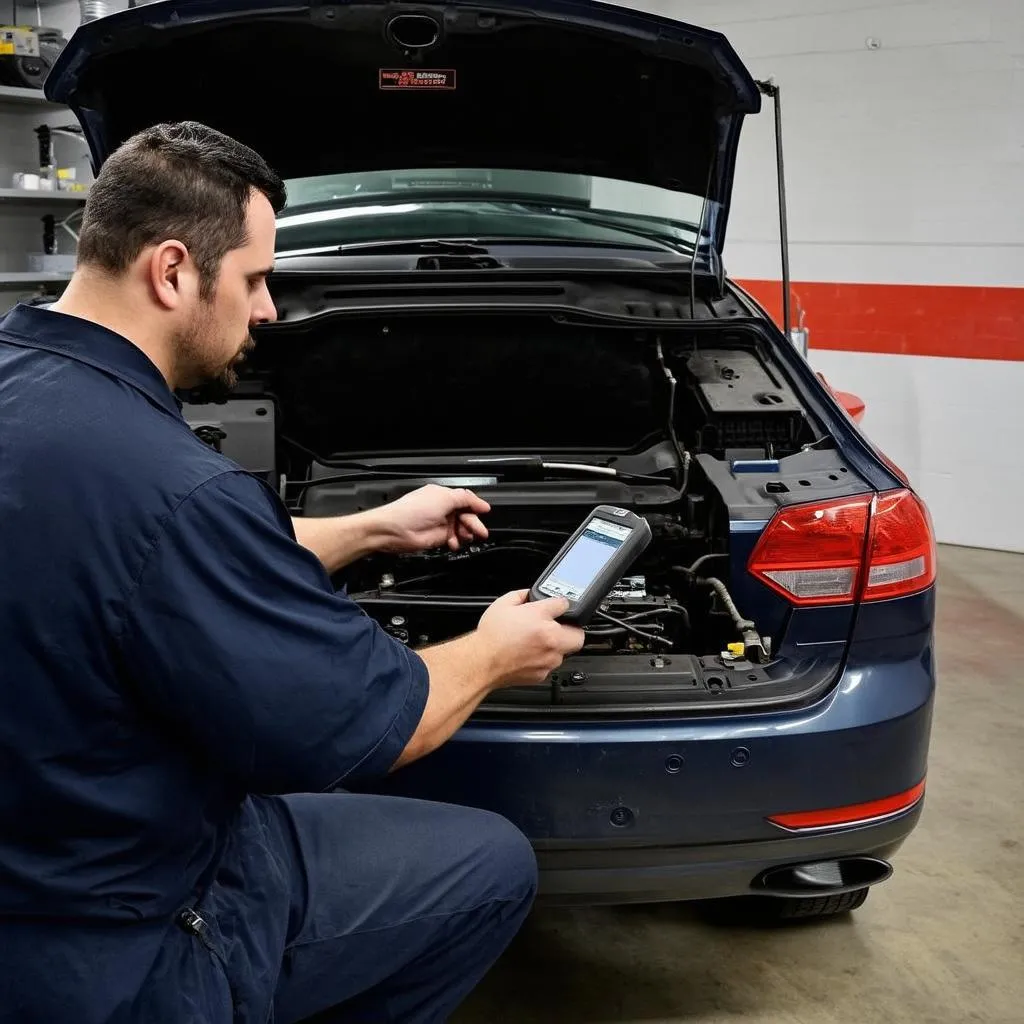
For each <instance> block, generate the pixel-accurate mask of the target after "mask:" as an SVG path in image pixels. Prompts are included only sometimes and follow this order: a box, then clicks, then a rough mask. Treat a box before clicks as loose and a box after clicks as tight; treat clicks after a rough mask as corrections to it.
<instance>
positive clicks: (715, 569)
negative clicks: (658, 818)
mask: <svg viewBox="0 0 1024 1024" xmlns="http://www.w3.org/2000/svg"><path fill="white" fill-rule="evenodd" d="M712 339H713V340H712ZM185 399H186V402H185V406H184V413H185V416H186V419H187V420H188V422H189V424H190V425H191V426H192V428H193V430H194V431H195V432H196V433H197V434H198V435H199V436H201V437H202V438H203V439H204V440H206V441H207V443H211V444H214V445H215V446H216V447H218V448H220V450H222V451H223V452H224V453H225V454H227V455H229V456H230V457H232V458H233V459H235V461H236V462H239V463H240V464H241V465H242V466H243V467H245V468H247V469H249V470H250V471H251V472H254V473H257V474H258V475H260V476H262V477H263V478H264V479H265V480H266V481H267V482H268V483H269V484H270V485H271V486H273V487H274V489H275V490H276V491H278V493H279V494H280V495H281V497H282V499H283V500H284V501H285V503H286V505H287V506H288V508H289V510H290V511H291V514H292V515H293V516H336V515H347V514H352V513H358V512H362V511H365V510H367V509H372V508H376V507H378V506H381V505H384V504H386V503H388V502H390V501H393V500H395V499H396V498H398V497H400V496H401V495H402V494H404V493H407V492H408V491H410V490H413V489H415V488H417V487H420V486H423V485H424V484H427V483H439V484H442V485H448V486H465V487H470V488H471V489H473V490H474V491H475V492H476V493H478V494H479V495H480V496H481V497H483V498H484V499H486V500H487V501H488V502H489V503H490V504H491V508H492V511H491V513H490V514H489V515H488V516H487V517H486V525H487V527H488V530H489V536H488V537H487V539H486V540H484V541H481V542H479V543H474V544H472V545H469V546H464V547H463V548H461V549H460V550H458V551H455V552H452V551H449V550H447V549H444V550H434V551H426V552H421V553H417V554H385V553H381V554H375V555H371V556H369V557H367V558H364V559H362V560H360V561H359V562H357V563H355V564H353V565H352V566H350V567H348V569H347V570H345V571H343V572H342V573H339V574H338V575H337V577H336V578H335V579H334V583H335V585H336V586H337V587H339V588H344V589H345V590H346V592H347V593H348V595H349V596H350V597H352V598H353V599H354V600H355V601H356V602H357V603H359V604H360V605H361V607H362V608H363V609H364V610H365V611H366V613H367V614H368V615H370V616H372V617H373V618H374V619H376V620H377V621H378V622H379V623H380V625H381V626H382V628H383V629H384V630H386V631H387V632H388V633H389V634H390V635H391V636H393V637H394V638H395V639H397V640H398V641H399V642H401V643H407V644H409V645H411V646H413V647H423V646H426V645H429V644H435V643H439V642H443V641H445V640H447V639H450V638H452V637H455V636H458V635H460V634H462V633H465V632H468V631H469V630H471V629H472V628H473V627H474V626H475V625H476V623H477V621H478V620H479V617H480V615H481V613H482V612H483V610H484V609H485V608H486V607H487V605H488V604H489V603H490V602H491V601H492V600H494V599H495V598H496V597H498V596H499V595H501V594H503V593H506V592H508V591H510V590H518V589H524V588H527V587H529V586H530V585H531V583H533V581H534V580H535V579H536V577H537V575H538V573H540V572H541V570H542V569H543V568H544V566H545V565H546V564H547V563H548V561H549V560H550V559H551V557H552V556H553V554H554V553H555V552H556V551H557V550H558V549H559V548H560V547H561V545H562V544H563V542H564V541H565V539H566V538H567V537H568V536H569V535H570V534H571V533H572V531H573V530H574V529H575V528H576V527H577V526H578V525H579V523H580V522H581V521H582V519H583V517H584V516H585V515H587V514H588V513H589V512H590V511H591V510H592V509H593V508H594V507H595V506H597V505H600V504H608V505H617V506H620V507H624V508H628V509H630V510H631V511H633V512H635V513H636V514H638V515H640V516H643V517H644V518H645V519H646V520H647V522H648V523H649V525H650V527H651V529H652V533H653V539H652V541H651V543H650V545H649V547H648V548H647V550H646V551H645V552H644V554H643V555H642V556H641V557H640V558H639V559H638V560H637V562H636V563H635V564H634V565H633V567H632V568H631V570H630V572H629V575H628V576H627V577H625V578H624V579H622V580H620V581H619V583H618V584H617V585H616V587H615V588H614V589H613V590H612V592H611V593H610V594H609V596H608V598H607V600H606V601H605V602H604V604H603V605H602V606H601V611H602V617H601V618H600V619H595V620H594V621H593V622H592V623H591V624H590V625H588V627H587V641H586V646H585V648H584V650H583V651H582V652H581V654H580V655H578V656H577V657H576V658H575V659H570V660H569V661H568V662H567V663H566V665H567V673H568V674H565V673H563V675H565V678H564V679H561V678H560V677H558V678H555V679H553V683H552V685H553V686H554V687H560V686H563V685H564V686H565V687H570V686H572V685H574V683H573V673H574V672H576V673H578V674H582V676H583V677H584V678H587V677H590V678H597V677H598V676H600V675H601V674H602V673H604V674H605V675H606V676H607V678H608V679H611V680H612V681H611V682H609V683H608V685H609V686H611V687H612V688H613V689H614V687H615V686H616V685H617V684H616V683H615V682H614V680H615V679H617V678H618V677H619V676H621V675H622V672H623V671H624V670H623V668H622V665H623V662H622V659H623V658H626V659H628V662H629V663H630V665H631V668H630V671H631V672H632V673H633V674H634V675H635V673H636V671H637V666H638V665H642V666H644V670H645V671H647V672H650V673H653V674H655V675H658V676H659V679H660V680H671V683H670V685H671V686H672V687H675V688H677V689H678V688H680V687H682V688H683V689H685V688H687V687H690V686H702V685H705V683H706V681H705V683H701V682H700V679H699V678H698V677H699V675H700V674H699V672H695V671H694V669H693V666H692V665H691V664H690V663H689V662H687V661H681V660H680V656H693V657H695V658H698V659H699V658H712V659H713V658H716V657H718V655H719V654H720V653H721V652H723V651H724V650H725V649H726V648H727V647H729V645H730V644H735V643H736V641H737V640H738V639H741V638H743V639H744V640H745V641H746V652H745V653H746V656H747V657H748V658H749V657H750V656H751V644H753V651H754V653H755V654H760V655H763V657H754V658H753V661H757V662H759V661H767V660H768V659H767V654H768V650H767V648H766V647H762V648H761V649H760V651H758V650H757V645H758V644H759V643H761V642H762V641H761V638H760V637H759V636H758V635H757V634H756V633H753V632H752V631H751V630H750V629H749V628H748V629H747V630H746V634H744V629H743V623H744V622H746V625H747V626H748V627H749V626H751V625H752V623H750V622H748V621H746V620H744V619H743V617H742V615H741V614H740V612H739V611H738V610H737V608H736V606H735V604H734V603H733V601H732V599H731V597H730V596H729V592H728V588H727V584H728V582H729V579H730V573H731V565H730V553H731V552H730V543H731V541H730V520H731V519H733V518H735V517H736V516H737V515H743V514H744V513H743V511H742V510H740V511H739V512H738V511H737V507H736V504H737V499H736V497H735V496H734V495H732V494H727V493H725V491H726V488H727V486H731V482H732V481H733V479H734V476H733V475H732V469H730V468H729V467H736V466H739V465H741V464H744V465H754V466H762V467H764V466H770V465H776V466H777V465H778V460H780V459H783V458H785V457H787V456H791V455H793V454H795V453H800V452H802V451H805V450H806V449H807V448H808V446H809V445H813V444H814V443H815V441H816V434H815V432H814V431H813V429H812V427H811V424H810V423H809V421H808V418H807V416H806V414H805V412H804V410H803V409H802V407H801V404H800V402H799V400H798V399H797V397H796V395H795V394H794V393H793V391H792V390H791V388H790V387H789V386H788V385H787V383H786V382H785V379H784V378H783V377H781V376H780V374H779V373H778V372H777V371H776V370H775V369H773V367H772V365H771V362H770V360H769V359H768V357H767V356H766V355H765V353H764V351H763V350H762V349H761V347H760V345H759V343H758V340H757V337H756V334H755V333H754V332H749V334H745V333H744V331H743V330H741V329H736V330H734V331H732V332H727V331H725V329H724V328H723V329H719V330H718V331H717V332H716V333H714V334H710V333H705V334H703V335H701V336H700V337H698V336H697V334H695V333H692V334H691V333H686V332H682V331H665V332H653V331H638V330H635V329H632V328H630V329H624V328H615V329H611V328H600V327H592V326H586V327H585V326H581V325H570V324H563V323H559V322H557V320H556V319H555V318H552V317H550V316H543V317H541V316H534V317H527V316H516V317H503V318H495V317H493V316H490V317H488V316H482V315H479V316H478V315H471V314H464V315H461V316H459V317H457V318H456V317H442V316H432V317H418V318H417V317H405V318H403V317H389V318H382V317H352V316H346V317H345V318H344V319H340V318H338V319H330V318H328V319H325V320H323V321H322V322H319V323H311V322H303V323H301V324H298V325H291V326H289V325H287V324H285V325H278V326H277V327H274V328H272V329H264V330H261V332H260V333H259V336H258V345H257V348H256V351H255V353H254V354H253V356H252V357H251V359H250V362H249V363H248V364H247V366H246V368H245V372H244V374H243V376H242V379H241V381H240V382H239V384H238V385H237V387H236V388H235V389H234V390H233V392H232V393H231V394H230V395H219V396H218V395H211V394H209V393H193V394H190V395H187V396H185ZM723 474H724V476H723ZM748 494H749V491H748ZM755 500H756V501H759V502H760V507H759V508H756V509H754V511H753V512H750V515H751V518H756V517H757V516H760V518H762V519H763V518H767V517H770V513H771V510H772V508H773V507H774V506H773V505H772V504H771V502H770V501H766V500H764V499H762V498H761V497H758V498H756V499H755ZM748 511H749V510H748ZM673 658H674V659H675V663H674V664H675V667H674V668H673V667H672V666H673V661H672V659H673ZM715 664H716V665H717V664H720V663H719V662H716V663H715ZM572 665H583V666H590V667H589V668H576V669H573V670H572V671H569V669H568V666H572ZM748 681H749V682H751V683H753V682H755V681H757V682H761V681H763V680H761V679H760V677H759V676H757V672H756V671H754V672H752V673H751V674H750V675H749V677H748ZM578 682H579V680H577V683H578ZM652 685H653V684H652ZM658 685H661V682H659V683H658ZM666 685H669V683H667V682H666ZM598 688H600V687H598Z"/></svg>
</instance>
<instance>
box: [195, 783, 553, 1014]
mask: <svg viewBox="0 0 1024 1024" xmlns="http://www.w3.org/2000/svg"><path fill="white" fill-rule="evenodd" d="M536 878H537V867H536V861H535V859H534V855H533V851H532V849H531V848H530V845H529V843H528V841H527V840H526V838H525V837H524V836H523V835H522V833H520V832H519V831H518V830H517V829H516V828H515V827H514V826H513V825H511V824H510V823H509V822H507V821H505V819H503V818H501V817H499V816H497V815H494V814H490V813H488V812H485V811H478V810H473V809H469V808H464V807H455V806H451V805H447V804H435V803H427V802H424V801H418V800H406V799H402V798H399V797H380V796H370V795H357V794H349V793H338V794H309V795H297V796H287V797H268V798H262V797H254V798H251V799H249V800H247V801H246V804H245V806H244V808H243V813H242V815H241V819H240V821H239V824H238V827H237V829H236V830H235V832H234V833H233V835H232V839H231V841H230V843H229V846H228V850H227V853H226V856H225V858H224V861H223V863H222V865H221V867H220V869H219V871H218V874H217V877H216V880H215V881H214V883H213V885H212V886H211V887H210V889H209V891H208V893H207V894H206V896H205V897H204V898H203V900H202V901H201V903H200V904H199V905H198V906H196V907H194V908H191V909H193V910H194V911H195V913H196V914H197V915H198V916H199V918H200V920H201V922H202V924H201V925H199V927H198V931H199V933H201V934H196V933H193V935H192V936H191V938H192V939H201V940H202V945H203V946H205V947H206V948H207V949H208V950H209V951H211V954H212V957H213V960H214V962H215V963H216V964H217V965H218V967H219V968H220V973H222V975H223V981H224V982H226V986H225V987H224V989H223V991H222V993H221V994H220V997H219V998H218V1002H220V1003H221V1005H223V1006H224V1010H225V1012H224V1014H223V1016H222V1017H221V1016H218V1017H217V1019H216V1020H215V1021H211V1022H210V1024H221V1020H224V1021H225V1022H226V1021H229V1020H233V1021H235V1022H239V1024H241V1022H244V1024H250V1022H253V1024H256V1022H259V1024H265V1022H267V1021H273V1022H275V1024H291V1022H298V1021H304V1020H315V1021H316V1024H328V1022H330V1024H334V1022H341V1021H345V1022H353V1024H355V1022H374V1024H376V1022H382V1024H383V1022H390V1021H403V1022H405V1021H409V1022H427V1021H431V1022H432V1021H443V1020H446V1019H447V1018H448V1016H449V1014H450V1013H451V1012H452V1011H453V1010H454V1009H455V1007H456V1006H457V1005H458V1004H459V1003H460V1002H461V1001H462V1000H463V999H464V998H465V996H466V995H467V994H468V993H469V992H470V991H471V990H472V989H473V988H474V986H475V985H476V984H477V982H479V981H480V979H481V978H482V977H483V976H484V974H485V973H486V972H487V970H488V969H489V968H490V966H491V965H492V964H493V963H494V961H495V960H496V959H497V958H498V956H499V955H500V954H501V952H502V951H503V950H504V949H505V947H506V946H507V945H508V943H509V942H510V940H511V939H512V937H513V936H514V935H515V933H516V932H517V931H518V930H519V927H520V925H521V924H522V922H523V919H524V918H525V917H526V914H527V912H528V911H529V909H530V905H531V904H532V902H533V897H534V895H535V893H536ZM193 923H194V919H193ZM183 930H185V929H183ZM206 987H207V991H206V992H204V993H201V994H200V998H199V1000H198V1002H199V1003H200V1004H201V1006H202V1007H203V1016H204V1017H206V1016H208V1015H209V1006H210V994H211V993H210V992H209V990H208V986H206ZM215 987H216V986H215ZM197 1016H198V1015H197Z"/></svg>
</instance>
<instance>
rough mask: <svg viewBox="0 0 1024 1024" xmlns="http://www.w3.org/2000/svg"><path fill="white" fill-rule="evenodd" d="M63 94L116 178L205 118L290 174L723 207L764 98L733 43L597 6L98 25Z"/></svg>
mask: <svg viewBox="0 0 1024 1024" xmlns="http://www.w3.org/2000/svg"><path fill="white" fill-rule="evenodd" d="M46 94H47V96H48V97H50V98H51V99H54V100H57V101H58V102H61V103H66V104H68V105H69V106H70V107H71V108H72V109H73V110H74V112H75V114H76V115H77V117H78V119H79V121H80V122H81V124H82V127H83V129H84V132H85V136H86V139H87V141H88V143H89V145H90V148H91V150H92V154H93V161H94V165H95V166H96V167H97V168H98V167H99V165H101V164H102V162H103V161H104V159H105V158H106V157H107V155H108V154H109V153H111V152H112V151H113V150H114V149H116V148H117V146H118V145H119V144H120V143H121V142H123V141H124V140H125V139H126V138H127V137H129V136H130V135H132V134H133V133H134V132H136V131H138V130H140V129H142V128H145V127H148V126H149V125H152V124H157V123H160V122H166V121H180V120H193V121H201V122H203V123H205V124H208V125H210V126H211V127H214V128H217V129H219V130H220V131H223V132H225V133H227V134H229V135H231V136H233V137H235V138H237V139H239V140H240V141H242V142H245V143H247V144H248V145H250V146H252V147H253V148H254V149H256V150H257V151H258V152H260V153H261V154H262V155H263V156H264V157H265V158H266V159H267V160H268V162H269V163H270V164H271V165H272V166H273V167H274V168H275V170H277V171H278V173H279V174H281V175H282V177H286V178H290V177H305V176H312V175H318V174H338V173H344V172H350V171H367V170H382V169H396V168H404V167H490V168H517V169H524V170H539V171H553V172H563V173H571V174H584V175H592V176H595V177H603V178H612V179H619V180H625V181H633V182H640V183H644V184H649V185H655V186H659V187H661V188H666V189H670V190H674V191H680V192H689V193H692V194H696V195H705V194H706V195H708V196H709V198H710V199H711V200H714V201H716V202H718V203H720V204H722V206H723V210H722V211H721V215H720V216H719V217H718V218H717V223H716V229H717V230H716V234H718V236H719V237H718V238H717V241H718V243H719V247H720V245H721V242H722V241H723V239H722V237H721V235H722V233H723V232H724V222H725V213H726V210H725V209H724V207H727V206H728V200H729V192H730V189H731V186H732V177H733V168H734V163H735V156H736V148H737V144H738V139H739V129H740V125H741V122H742V119H743V117H744V115H745V114H748V113H754V112H756V111H757V110H759V109H760V97H759V94H758V90H757V86H756V85H755V83H754V81H753V79H752V78H751V77H750V75H749V73H748V72H747V70H746V69H745V68H744V66H743V64H742V63H741V62H740V60H739V58H738V57H737V56H736V53H735V52H734V51H733V49H732V48H731V46H730V45H729V43H728V42H727V41H726V40H725V38H724V37H723V36H721V35H719V34H718V33H715V32H708V31H705V30H702V29H697V28H693V27H691V26H688V25H683V24H680V23H678V22H674V21H669V20H667V19H663V18H658V17H654V16H652V15H647V14H640V13H637V12H633V11H628V10H624V9H621V8H616V7H610V6H605V5H603V4H598V3H592V2H583V0H543V2H541V3H537V4H532V5H526V4H518V3H509V2H506V3H491V2H482V3H446V4H432V3H426V4H415V5H413V4H404V3H403V4H398V3H378V2H371V3H351V4H346V3H337V4H325V5H319V4H309V3H305V2H302V3H288V2H284V3H275V4H273V5H269V4H260V3H254V2H253V0H185V2H181V3H172V2H158V3H153V4H146V5H143V6H140V7H135V8H132V9H129V10H127V11H123V12H121V13H118V14H114V15H111V16H110V17H107V18H103V19H100V20H98V21H95V22H91V23H88V24H86V25H84V26H82V27H81V28H79V29H78V31H77V32H76V33H75V35H74V37H73V38H72V39H71V40H70V41H69V43H68V44H67V46H66V47H65V48H64V50H63V52H62V53H61V56H60V58H59V59H58V61H57V63H56V65H55V66H54V69H53V71H52V72H51V74H50V77H49V79H48V80H47V82H46Z"/></svg>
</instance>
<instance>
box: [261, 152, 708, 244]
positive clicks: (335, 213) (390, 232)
mask: <svg viewBox="0 0 1024 1024" xmlns="http://www.w3.org/2000/svg"><path fill="white" fill-rule="evenodd" d="M287 186H288V205H287V207H285V209H284V210H283V211H282V213H281V215H280V216H279V218H278V222H277V223H278V241H277V248H278V254H279V255H281V256H287V255H312V254H315V253H318V252H324V253H328V252H336V251H337V248H338V247H339V246H344V245H351V244H363V243H372V242H389V241H392V242H393V241H400V240H412V239H459V240H462V241H464V240H467V239H472V240H476V241H511V242H515V241H526V240H529V241H533V242H538V241H539V242H544V243H547V244H557V243H558V242H565V243H567V244H574V243H575V244H577V245H588V246H595V245H596V246H602V245H603V246H609V247H616V248H619V247H634V248H645V249H652V248H654V249H660V250H663V251H664V252H665V253H666V254H668V255H669V257H670V258H671V254H678V255H679V256H680V257H681V258H682V257H685V258H687V259H689V255H690V254H691V253H692V252H693V249H694V247H695V242H696V239H697V233H698V225H702V230H701V232H700V236H701V244H700V248H701V249H702V250H703V249H704V248H705V247H706V246H707V244H708V239H709V237H713V232H714V226H715V220H716V218H717V216H718V211H719V209H720V206H719V204H718V203H715V202H708V203H706V204H705V202H704V199H703V197H702V196H697V195H692V194H690V193H685V192H674V191H671V190H669V189H663V188H656V187H654V186H651V185H641V184H638V183H636V182H631V181H617V180H614V179H611V178H597V177H591V176H589V175H581V174H553V173H545V172H541V171H520V170H495V169H490V168H440V169H439V168H431V169H429V170H423V169H404V170H392V171H373V172H359V173H353V174H330V175H319V176H317V177H312V178H291V179H289V180H288V181H287ZM702 217H703V220H702Z"/></svg>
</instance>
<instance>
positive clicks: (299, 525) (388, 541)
mask: <svg viewBox="0 0 1024 1024" xmlns="http://www.w3.org/2000/svg"><path fill="white" fill-rule="evenodd" d="M490 508H491V506H490V505H488V504H487V502H486V501H484V500H483V499H482V498H480V497H478V496H477V495H475V494H474V493H473V492H472V491H468V490H466V489H465V488H463V487H455V488H450V487H440V486H438V485H437V484H428V485H427V486H426V487H420V488H419V489H418V490H415V491H412V492H411V493H409V494H406V495H405V496H404V497H401V498H399V499H398V500H397V501H392V502H391V503H390V504H387V505H382V506H381V507H380V508H375V509H371V510H369V511H367V512H357V513H355V514H354V515H349V516H332V517H329V518H317V519H306V518H300V517H293V518H292V527H293V529H294V530H295V539H296V540H297V541H298V542H299V543H300V544H301V545H302V546H303V547H304V548H306V549H307V550H309V551H311V552H312V553H313V554H314V555H316V557H317V558H319V559H320V561H321V562H322V563H323V566H324V568H325V569H326V570H327V572H328V573H335V572H337V571H338V570H339V569H342V568H344V567H345V566H346V565H349V564H350V563H351V562H354V561H356V560H357V559H359V558H362V557H364V556H365V555H369V554H372V553H374V552H375V551H393V552H403V551H425V550H428V549H429V548H437V547H443V546H445V545H447V546H448V547H449V548H451V550H453V551H457V550H458V548H459V544H460V542H462V541H472V540H475V539H483V538H485V537H486V536H487V529H486V527H485V526H484V525H483V523H482V522H481V521H480V515H481V514H482V513H485V512H489V511H490Z"/></svg>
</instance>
